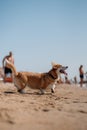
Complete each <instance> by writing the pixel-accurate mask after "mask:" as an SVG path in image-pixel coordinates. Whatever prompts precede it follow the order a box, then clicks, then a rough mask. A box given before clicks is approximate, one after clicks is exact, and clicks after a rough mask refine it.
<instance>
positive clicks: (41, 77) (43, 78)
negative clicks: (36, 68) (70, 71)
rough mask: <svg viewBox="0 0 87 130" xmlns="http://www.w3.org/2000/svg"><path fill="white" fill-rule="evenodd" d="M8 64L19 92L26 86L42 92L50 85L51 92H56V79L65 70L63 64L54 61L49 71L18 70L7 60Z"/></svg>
mask: <svg viewBox="0 0 87 130" xmlns="http://www.w3.org/2000/svg"><path fill="white" fill-rule="evenodd" d="M7 65H8V67H9V68H11V70H12V72H13V77H14V85H15V86H16V87H17V89H18V92H23V91H22V90H23V89H24V88H25V87H26V86H29V87H30V88H32V89H39V90H40V91H41V93H42V94H43V93H44V90H45V89H46V88H47V87H48V86H50V87H51V92H54V88H55V85H56V84H55V83H56V80H57V79H58V76H59V75H60V73H63V72H64V70H63V68H64V67H62V65H59V64H54V63H52V69H51V70H50V71H49V72H47V73H34V72H17V71H16V68H15V66H14V65H13V64H12V63H10V62H9V61H7ZM66 68H67V67H66Z"/></svg>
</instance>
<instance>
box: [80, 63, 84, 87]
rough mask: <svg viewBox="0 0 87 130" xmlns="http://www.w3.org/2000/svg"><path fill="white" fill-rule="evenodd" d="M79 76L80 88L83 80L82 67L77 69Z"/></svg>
mask: <svg viewBox="0 0 87 130" xmlns="http://www.w3.org/2000/svg"><path fill="white" fill-rule="evenodd" d="M79 76H80V86H81V87H82V86H83V79H84V71H83V65H80V67H79Z"/></svg>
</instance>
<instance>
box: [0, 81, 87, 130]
mask: <svg viewBox="0 0 87 130" xmlns="http://www.w3.org/2000/svg"><path fill="white" fill-rule="evenodd" d="M26 91H27V94H19V93H18V92H17V90H16V88H15V87H14V85H13V84H10V83H0V130H87V89H85V88H80V87H77V86H75V85H58V86H57V88H56V92H55V93H54V94H51V93H50V90H49V89H48V90H47V93H46V94H45V95H39V94H38V93H37V92H38V90H32V89H29V88H26Z"/></svg>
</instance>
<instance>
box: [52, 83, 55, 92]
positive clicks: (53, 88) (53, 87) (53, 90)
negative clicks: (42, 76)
mask: <svg viewBox="0 0 87 130" xmlns="http://www.w3.org/2000/svg"><path fill="white" fill-rule="evenodd" d="M55 87H56V83H54V84H53V85H52V86H51V92H52V93H54V92H55Z"/></svg>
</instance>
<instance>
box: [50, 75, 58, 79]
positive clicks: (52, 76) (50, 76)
mask: <svg viewBox="0 0 87 130" xmlns="http://www.w3.org/2000/svg"><path fill="white" fill-rule="evenodd" d="M49 76H50V77H51V78H52V79H54V80H55V79H57V78H56V77H54V76H53V75H52V74H49Z"/></svg>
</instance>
